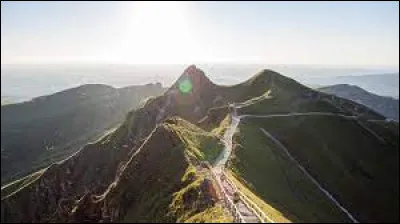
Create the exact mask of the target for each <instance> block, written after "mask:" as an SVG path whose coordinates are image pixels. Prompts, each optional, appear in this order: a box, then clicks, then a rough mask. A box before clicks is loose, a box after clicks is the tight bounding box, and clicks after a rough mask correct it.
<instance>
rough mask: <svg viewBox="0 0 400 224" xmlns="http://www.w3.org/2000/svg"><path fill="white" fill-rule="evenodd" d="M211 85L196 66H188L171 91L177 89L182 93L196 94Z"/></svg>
mask: <svg viewBox="0 0 400 224" xmlns="http://www.w3.org/2000/svg"><path fill="white" fill-rule="evenodd" d="M213 85H214V84H213V83H212V82H211V81H210V79H209V78H208V77H207V76H206V75H205V74H204V72H203V71H202V70H201V69H199V68H197V67H196V65H190V66H188V67H187V68H186V69H185V70H184V71H183V73H182V75H181V76H180V77H179V78H178V80H177V81H176V82H175V83H174V85H172V87H171V89H178V90H179V91H180V92H182V93H198V92H199V91H202V90H204V89H208V88H209V87H211V86H213Z"/></svg>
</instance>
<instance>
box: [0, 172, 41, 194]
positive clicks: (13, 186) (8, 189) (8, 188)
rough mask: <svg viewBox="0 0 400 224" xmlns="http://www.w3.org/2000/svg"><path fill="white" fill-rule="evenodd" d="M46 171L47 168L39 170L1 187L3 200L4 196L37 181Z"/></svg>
mask: <svg viewBox="0 0 400 224" xmlns="http://www.w3.org/2000/svg"><path fill="white" fill-rule="evenodd" d="M45 171H46V169H42V170H39V171H37V172H35V173H33V174H31V175H28V176H26V177H24V178H21V179H19V180H16V181H13V182H11V183H9V184H7V185H5V186H3V187H1V200H3V198H4V197H7V196H10V195H12V194H15V193H16V192H18V191H19V190H21V189H23V188H25V187H27V186H28V185H29V184H31V183H33V182H34V181H36V180H37V179H39V178H40V177H41V176H42V174H43V173H44V172H45Z"/></svg>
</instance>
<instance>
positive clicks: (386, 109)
mask: <svg viewBox="0 0 400 224" xmlns="http://www.w3.org/2000/svg"><path fill="white" fill-rule="evenodd" d="M318 90H319V91H322V92H325V93H329V94H333V95H336V96H339V97H343V98H346V99H349V100H352V101H355V102H357V103H360V104H363V105H365V106H367V107H369V108H371V109H373V110H375V111H376V112H378V113H380V114H382V115H384V116H385V117H387V118H389V119H393V120H396V121H398V120H399V100H398V99H394V98H392V97H384V96H378V95H376V94H373V93H370V92H368V91H366V90H364V89H362V88H360V87H358V86H353V85H347V84H338V85H332V86H325V87H320V88H318Z"/></svg>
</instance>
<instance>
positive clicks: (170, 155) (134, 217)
mask: <svg viewBox="0 0 400 224" xmlns="http://www.w3.org/2000/svg"><path fill="white" fill-rule="evenodd" d="M164 128H166V129H168V130H171V131H172V132H174V134H175V135H176V137H177V138H179V142H180V143H179V144H178V145H177V146H175V147H174V148H170V149H165V150H166V153H163V154H164V155H163V156H162V157H163V159H162V160H164V161H159V163H160V164H164V165H165V166H163V171H162V172H163V173H164V174H163V175H157V173H152V174H153V175H155V177H158V176H162V177H163V178H165V177H166V178H172V179H170V181H166V182H163V185H162V186H160V185H158V184H157V183H154V184H149V185H146V191H144V192H143V193H142V194H140V199H139V202H137V203H136V204H138V205H140V206H133V207H131V209H130V210H129V211H128V213H127V215H126V216H125V217H124V218H123V220H122V221H123V222H230V221H232V218H231V217H230V216H229V215H227V214H226V213H225V212H224V211H223V209H222V208H221V207H220V205H218V204H216V205H211V204H207V192H204V189H203V187H202V185H203V184H204V181H205V179H206V178H207V177H209V173H208V172H209V171H208V170H206V169H205V170H203V171H199V170H197V169H196V164H198V162H199V161H209V162H212V161H213V160H214V159H215V158H216V155H218V154H219V153H220V152H221V150H222V145H221V144H220V143H219V139H218V138H216V136H215V135H213V134H211V133H209V132H206V131H204V130H202V129H200V128H198V127H196V126H194V125H192V124H190V123H189V122H187V121H184V120H182V119H179V118H171V119H168V120H167V121H166V122H165V126H164ZM153 135H154V134H153ZM154 140H155V139H154ZM154 140H153V141H154ZM151 144H154V142H150V143H149V144H148V145H149V146H147V147H151V146H150V145H151ZM142 150H146V149H145V148H143V149H142ZM146 157H147V158H151V156H149V155H146ZM184 157H186V159H185V158H184ZM138 159H139V158H138ZM182 170H183V171H184V172H183V173H182ZM153 178H154V176H153ZM176 186H179V187H178V188H176ZM172 192H174V193H172Z"/></svg>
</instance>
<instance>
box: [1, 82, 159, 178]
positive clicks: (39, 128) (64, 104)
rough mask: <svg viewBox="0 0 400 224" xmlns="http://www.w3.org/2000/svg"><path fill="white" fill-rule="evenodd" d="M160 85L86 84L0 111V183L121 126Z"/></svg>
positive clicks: (40, 165) (35, 168) (68, 153)
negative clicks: (127, 114) (128, 114)
mask: <svg viewBox="0 0 400 224" xmlns="http://www.w3.org/2000/svg"><path fill="white" fill-rule="evenodd" d="M162 92H163V88H162V86H161V85H160V84H148V85H138V86H129V87H124V88H113V87H111V86H107V85H99V84H88V85H82V86H79V87H76V88H72V89H68V90H65V91H61V92H57V93H55V94H52V95H48V96H42V97H38V98H35V99H33V100H31V101H27V102H23V103H18V104H11V105H7V106H2V107H1V139H2V141H1V149H2V150H1V180H2V183H6V182H8V181H9V180H14V179H16V178H17V177H21V176H22V175H26V174H27V173H31V172H33V171H35V170H38V169H39V168H44V167H46V166H48V165H50V164H51V163H52V162H54V161H57V160H60V159H63V158H66V157H67V156H69V155H71V154H73V153H74V152H76V151H77V150H79V148H80V147H82V146H83V145H85V144H87V143H88V142H90V141H93V140H95V139H97V138H99V137H101V135H102V134H103V133H104V132H105V131H107V130H108V129H111V128H114V127H115V126H116V125H118V123H120V122H122V121H123V119H124V116H125V114H126V113H127V112H128V111H130V110H132V109H133V108H136V107H137V106H138V105H139V103H140V102H141V101H142V100H144V99H145V98H146V97H150V96H157V95H160V94H161V93H162Z"/></svg>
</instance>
